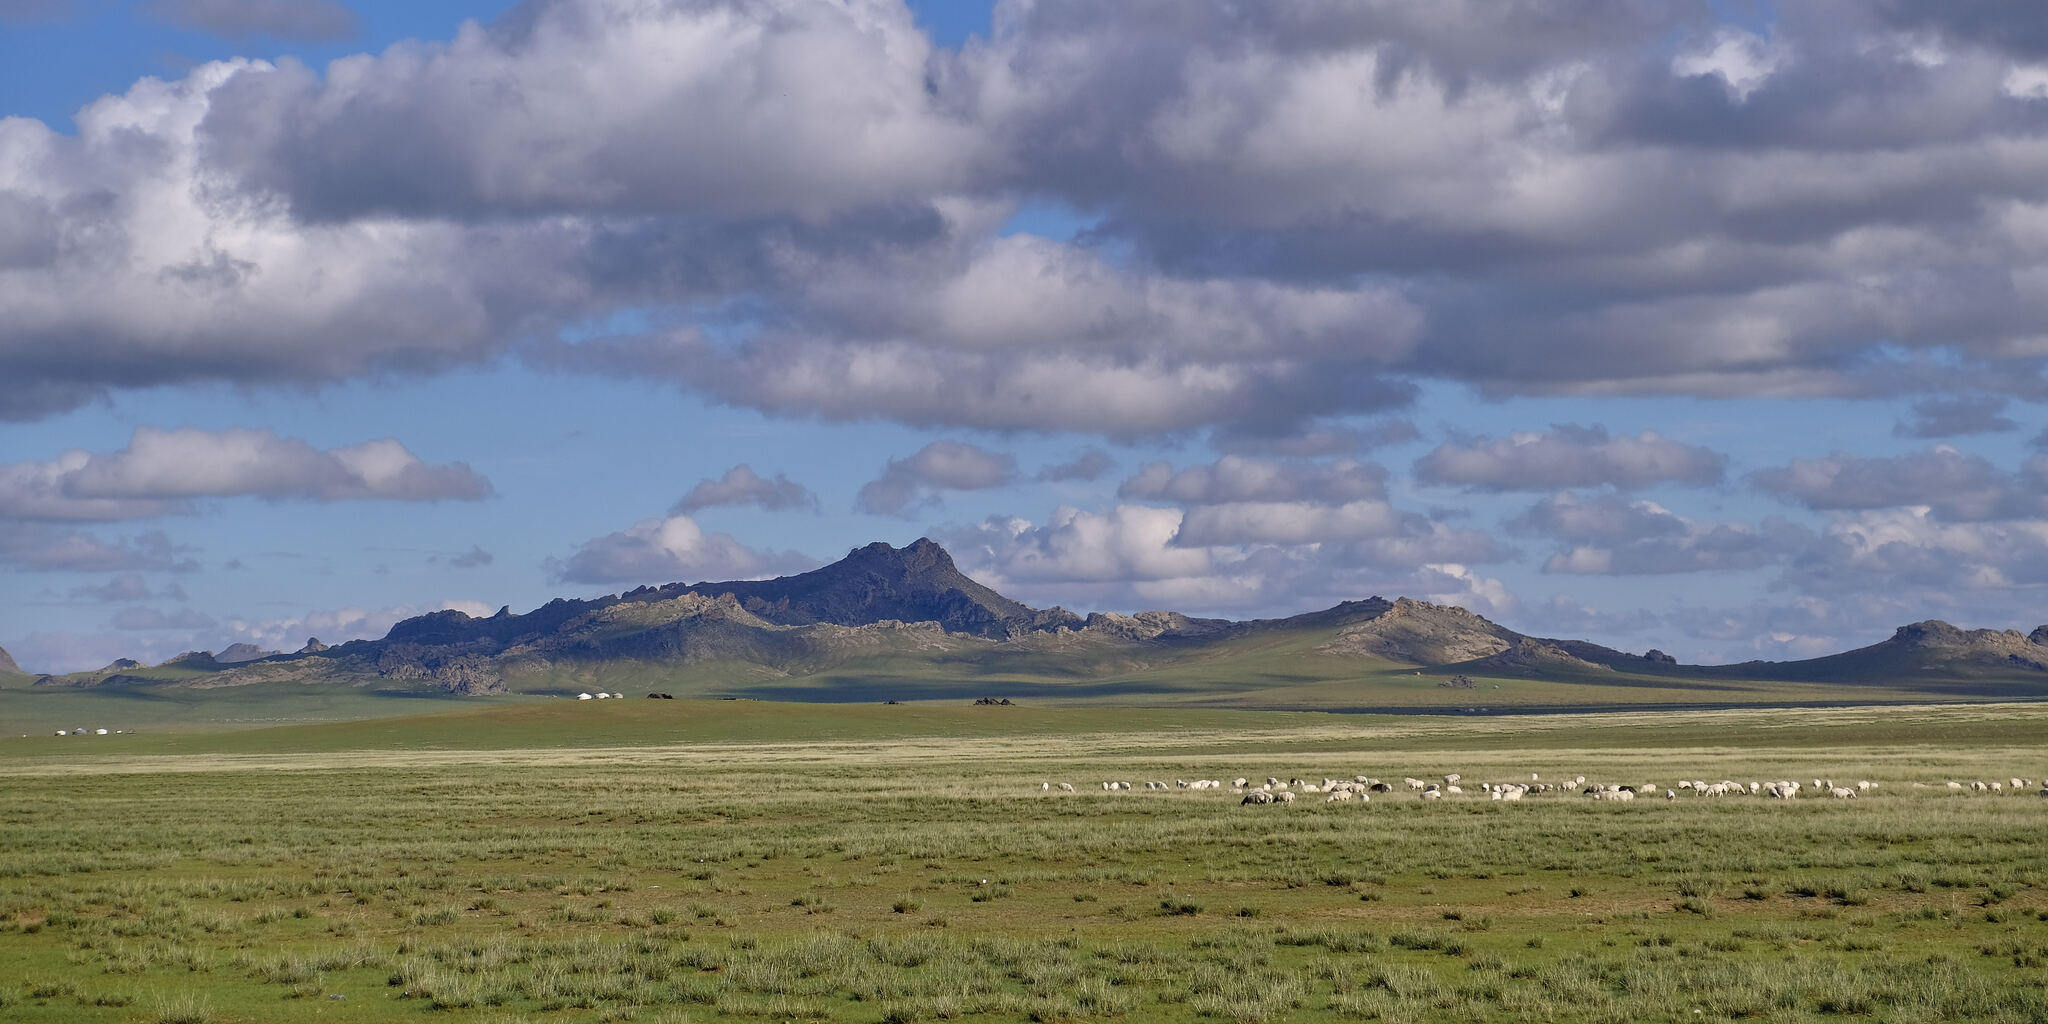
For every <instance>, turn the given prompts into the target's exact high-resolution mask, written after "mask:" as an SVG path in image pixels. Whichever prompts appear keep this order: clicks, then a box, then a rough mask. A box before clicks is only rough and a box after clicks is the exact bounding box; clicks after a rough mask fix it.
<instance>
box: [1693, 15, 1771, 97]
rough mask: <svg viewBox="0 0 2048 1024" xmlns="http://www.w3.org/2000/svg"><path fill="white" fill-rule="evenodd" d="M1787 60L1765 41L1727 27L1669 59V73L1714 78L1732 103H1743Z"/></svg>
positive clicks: (1744, 31)
mask: <svg viewBox="0 0 2048 1024" xmlns="http://www.w3.org/2000/svg"><path fill="white" fill-rule="evenodd" d="M1787 60H1788V56H1787V55H1786V54H1785V53H1784V52H1783V51H1781V50H1779V49H1777V48H1775V47H1773V46H1772V45H1771V42H1770V41H1769V40H1767V39H1764V38H1763V37H1761V36H1759V35H1757V34H1755V33H1753V32H1749V31H1746V30H1744V29H1740V28H1736V27H1734V26H1732V25H1727V26H1722V27H1721V28H1720V29H1717V30H1716V31H1715V32H1714V34H1713V35H1711V36H1709V37H1707V38H1706V39H1704V40H1701V41H1700V43H1699V44H1698V45H1696V46H1694V47H1693V48H1691V49H1689V50H1687V51H1685V52H1683V53H1680V54H1679V55H1678V56H1676V57H1673V58H1672V59H1671V71H1672V73H1673V74H1677V75H1685V76H1697V75H1712V76H1715V77H1718V78H1720V79H1721V81H1722V82H1723V83H1724V84H1725V85H1726V86H1727V88H1728V91H1729V92H1730V93H1732V94H1733V95H1734V96H1735V98H1736V100H1738V101H1747V100H1748V99H1749V96H1750V94H1751V93H1753V92H1755V91H1756V90H1757V88H1758V87H1759V86H1761V85H1763V84H1764V82H1765V81H1766V80H1767V79H1769V78H1770V77H1771V74H1772V73H1773V72H1775V71H1777V70H1778V68H1779V66H1780V65H1782V64H1784V63H1785V62H1786V61H1787Z"/></svg>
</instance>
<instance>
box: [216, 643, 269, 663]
mask: <svg viewBox="0 0 2048 1024" xmlns="http://www.w3.org/2000/svg"><path fill="white" fill-rule="evenodd" d="M280 653H282V652H280V651H266V650H264V649H263V648H261V647H258V646H256V645H255V644H229V645H228V646H227V649H226V650H223V651H221V652H220V653H219V654H216V655H214V656H213V660H215V661H217V662H220V663H221V664H223V665H239V664H241V663H242V662H245V661H255V660H256V659H258V658H269V657H273V656H275V655H277V654H280Z"/></svg>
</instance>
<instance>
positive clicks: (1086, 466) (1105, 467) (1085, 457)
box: [1036, 448, 1116, 483]
mask: <svg viewBox="0 0 2048 1024" xmlns="http://www.w3.org/2000/svg"><path fill="white" fill-rule="evenodd" d="M1115 468H1116V460H1115V459H1112V458H1110V457H1109V453H1108V452H1106V451H1103V450H1102V449H1100V448H1090V449H1088V450H1087V451H1084V452H1082V453H1081V454H1080V455H1077V456H1075V457H1074V459H1073V461H1071V462H1061V463H1058V464H1055V465H1051V466H1047V467H1045V468H1044V469H1041V470H1039V471H1038V476H1037V478H1036V479H1038V480H1041V481H1044V482H1047V483H1063V482H1066V481H1070V480H1078V481H1090V480H1100V479H1102V477H1103V474H1105V473H1108V472H1109V471H1110V470H1112V469H1115Z"/></svg>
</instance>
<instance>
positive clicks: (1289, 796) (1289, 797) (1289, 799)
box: [1273, 790, 1294, 804]
mask: <svg viewBox="0 0 2048 1024" xmlns="http://www.w3.org/2000/svg"><path fill="white" fill-rule="evenodd" d="M1273 799H1275V800H1278V801H1279V802H1281V803H1283V804H1291V803H1293V802H1294V794H1293V793H1289V792H1286V791H1285V790H1282V791H1281V792H1278V793H1275V794H1273Z"/></svg>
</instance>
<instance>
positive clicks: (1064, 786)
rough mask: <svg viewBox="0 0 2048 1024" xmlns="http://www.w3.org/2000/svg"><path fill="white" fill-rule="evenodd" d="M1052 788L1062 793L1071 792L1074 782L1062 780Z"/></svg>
mask: <svg viewBox="0 0 2048 1024" xmlns="http://www.w3.org/2000/svg"><path fill="white" fill-rule="evenodd" d="M1053 788H1054V789H1057V790H1059V791H1060V792H1062V793H1071V792H1073V791H1074V784H1073V783H1071V782H1062V783H1060V784H1059V785H1057V786H1054V787H1053Z"/></svg>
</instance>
